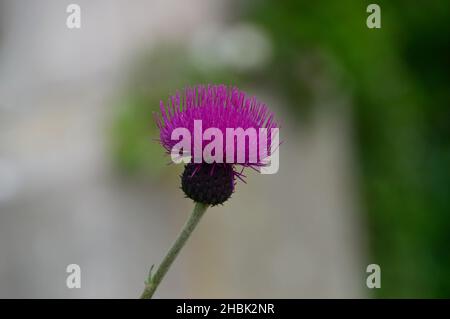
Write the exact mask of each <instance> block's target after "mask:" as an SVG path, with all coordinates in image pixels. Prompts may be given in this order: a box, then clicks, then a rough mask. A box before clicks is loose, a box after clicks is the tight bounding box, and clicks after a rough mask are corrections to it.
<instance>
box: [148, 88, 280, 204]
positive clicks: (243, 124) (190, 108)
mask: <svg viewBox="0 0 450 319" xmlns="http://www.w3.org/2000/svg"><path fill="white" fill-rule="evenodd" d="M160 111H161V113H160V114H158V115H157V116H156V122H157V126H158V128H159V130H160V137H159V141H160V143H161V145H162V146H163V147H164V149H165V150H166V151H167V153H168V154H173V150H174V147H176V145H177V143H178V142H179V141H178V140H177V139H174V138H173V133H174V130H176V129H178V128H185V129H187V131H188V132H189V133H190V135H191V136H195V135H196V134H197V135H198V134H200V135H202V134H203V133H202V132H206V131H208V129H210V128H211V129H218V130H219V131H220V132H223V135H222V136H221V137H220V138H225V136H227V137H228V135H227V133H226V132H227V129H232V130H234V131H239V130H240V131H239V132H240V133H241V134H242V132H244V131H245V132H249V130H248V129H250V130H253V132H255V133H256V139H252V138H250V137H249V136H247V137H248V138H246V136H244V137H243V138H244V140H243V141H244V142H245V143H240V142H239V137H238V134H237V135H235V136H232V139H231V141H230V139H226V140H225V142H223V143H220V144H217V145H220V146H219V147H221V149H219V150H217V149H216V150H215V152H214V153H215V155H216V156H215V159H216V160H214V161H212V162H211V159H210V158H207V157H205V155H204V151H206V150H205V148H206V147H208V141H204V140H202V141H200V143H198V142H196V141H195V139H192V140H191V141H190V145H189V146H190V150H193V153H194V154H199V156H192V157H191V159H190V161H189V163H188V164H187V165H186V167H185V171H184V173H183V175H182V189H183V191H184V192H185V194H186V196H187V197H189V198H191V199H193V200H194V201H196V202H201V203H207V204H211V205H217V204H222V203H223V202H225V201H226V200H227V199H228V198H229V197H230V196H231V193H232V192H233V191H234V186H235V184H236V183H235V179H236V177H237V178H239V179H241V180H243V178H245V175H243V174H242V172H243V169H244V168H245V167H250V168H253V169H256V170H258V169H259V168H261V167H263V166H265V165H266V164H267V162H266V161H265V160H266V159H267V157H268V156H270V150H271V147H273V145H272V138H273V137H272V136H271V134H270V132H271V129H273V128H277V125H276V122H275V121H274V116H273V113H272V112H270V110H269V109H268V108H267V106H266V105H265V104H263V103H261V102H259V101H258V100H257V99H256V98H255V97H253V96H252V97H250V96H248V95H247V94H246V93H245V92H243V91H240V90H239V89H238V88H236V87H227V86H225V85H208V86H204V85H199V86H196V87H188V88H185V89H184V91H183V92H182V93H180V92H178V91H177V92H176V94H175V95H173V96H171V97H170V98H169V100H168V102H167V104H164V102H163V101H161V102H160ZM199 121H201V128H200V130H201V131H202V132H198V130H199V128H198V126H196V124H197V123H198V122H199ZM261 129H266V132H267V133H266V134H267V135H265V136H264V137H265V138H266V141H264V142H265V143H263V144H261V142H262V138H261V135H260V134H258V133H259V132H260V131H261ZM212 137H213V136H210V138H211V140H212ZM214 138H215V139H218V138H219V137H218V136H216V135H214ZM241 142H242V140H241ZM217 145H216V146H217ZM262 148H264V150H263V149H262ZM218 151H220V152H219V153H217V152H218ZM217 154H219V158H218V160H217ZM239 154H240V155H239ZM238 167H241V169H240V170H239V169H238Z"/></svg>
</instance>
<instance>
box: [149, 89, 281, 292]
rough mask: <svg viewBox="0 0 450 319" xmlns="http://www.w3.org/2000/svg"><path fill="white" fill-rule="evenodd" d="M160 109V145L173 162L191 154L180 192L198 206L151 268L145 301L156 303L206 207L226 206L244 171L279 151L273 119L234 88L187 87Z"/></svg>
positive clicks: (265, 163)
mask: <svg viewBox="0 0 450 319" xmlns="http://www.w3.org/2000/svg"><path fill="white" fill-rule="evenodd" d="M160 109H161V113H160V114H158V115H156V123H157V126H158V128H159V130H160V137H159V141H160V143H161V145H162V146H163V147H164V149H165V150H166V152H167V154H170V155H171V156H172V159H174V157H173V156H175V158H177V157H182V156H183V155H185V154H186V153H188V155H189V157H187V164H186V166H185V169H184V172H183V174H182V175H181V188H182V190H183V191H184V193H185V194H186V197H189V198H191V199H192V200H194V202H195V207H194V210H193V212H192V214H191V216H190V217H189V219H188V220H187V222H186V224H185V225H184V227H183V229H182V231H181V233H180V234H179V235H178V237H177V239H176V240H175V242H174V243H173V245H172V247H171V248H170V249H169V251H168V253H167V254H166V256H165V257H164V259H163V261H162V262H161V264H160V265H159V267H158V269H157V270H156V272H155V273H154V274H152V269H153V266H152V267H151V269H150V274H149V276H148V279H147V281H146V285H145V289H144V292H143V293H142V296H141V298H143V299H147V298H152V296H153V294H154V293H155V291H156V289H157V287H158V285H159V284H160V282H161V281H162V279H163V278H164V276H165V274H166V273H167V271H168V270H169V268H170V266H171V264H172V263H173V261H174V260H175V258H176V257H177V255H178V253H179V252H180V250H181V249H182V248H183V246H184V244H185V243H186V241H187V239H188V238H189V236H190V235H191V233H192V231H193V230H194V229H195V227H196V226H197V224H198V222H199V221H200V219H201V217H202V216H203V214H204V213H205V212H206V210H207V208H208V207H209V206H210V205H212V206H214V205H218V204H223V203H224V202H225V201H227V200H228V199H229V198H230V196H231V194H232V193H233V192H234V188H235V185H236V178H239V179H241V180H244V178H245V175H243V170H244V168H246V167H250V168H253V169H255V170H262V169H263V168H264V167H265V166H266V165H267V164H268V161H267V160H269V161H270V157H271V155H272V151H273V148H274V147H276V148H277V147H278V145H272V144H277V143H278V137H276V138H275V135H274V134H277V132H278V131H277V130H278V128H277V126H276V122H275V121H274V116H273V114H272V113H271V112H270V111H269V109H268V108H267V107H266V106H265V105H264V104H262V103H260V102H259V101H258V100H257V99H256V98H255V97H249V96H247V95H246V94H245V93H244V92H242V91H240V90H239V89H237V88H236V87H227V86H225V85H208V86H202V85H199V86H197V87H194V88H186V89H185V90H184V92H183V93H182V94H180V93H179V92H177V93H176V94H175V95H174V96H171V97H170V98H169V101H168V103H167V105H165V104H164V103H163V102H161V103H160ZM274 130H275V133H274V134H273V132H274ZM203 132H204V133H203ZM174 133H175V134H174ZM180 133H182V134H180ZM180 136H181V137H180ZM186 136H187V137H186ZM192 136H194V138H193V139H192V138H191V137H192ZM205 136H207V138H206V141H205V140H204V137H205ZM224 136H225V139H223V138H224ZM174 137H175V138H174ZM213 137H214V138H213ZM180 139H181V141H180ZM272 140H273V142H272ZM180 145H182V147H179V146H180ZM191 151H192V152H191ZM185 159H186V158H185Z"/></svg>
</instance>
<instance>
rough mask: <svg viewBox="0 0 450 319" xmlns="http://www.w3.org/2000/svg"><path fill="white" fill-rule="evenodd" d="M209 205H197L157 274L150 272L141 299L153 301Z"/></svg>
mask: <svg viewBox="0 0 450 319" xmlns="http://www.w3.org/2000/svg"><path fill="white" fill-rule="evenodd" d="M208 206H209V205H208V204H202V203H195V207H194V210H193V211H192V214H191V216H190V217H189V219H188V220H187V221H186V224H184V226H183V229H182V230H181V233H180V234H179V235H178V237H177V239H176V240H175V242H174V243H173V244H172V247H170V249H169V251H168V252H167V254H166V256H165V257H164V259H163V261H162V262H161V264H160V265H159V267H158V269H157V270H156V272H155V274H154V275H152V273H151V272H152V271H151V270H150V274H149V275H148V279H147V282H146V284H145V289H144V292H143V293H142V295H141V299H151V298H152V296H153V294H154V293H155V291H156V289H157V288H158V285H159V284H160V283H161V281H162V279H163V278H164V275H165V274H166V273H167V271H168V270H169V268H170V266H171V265H172V263H173V261H174V260H175V258H176V257H177V256H178V253H179V252H180V250H181V248H183V246H184V244H186V241H187V240H188V238H189V236H190V235H191V234H192V232H193V230H194V229H195V227H196V226H197V224H198V222H199V221H200V219H201V218H202V216H203V214H204V213H205V212H206V210H207V209H208Z"/></svg>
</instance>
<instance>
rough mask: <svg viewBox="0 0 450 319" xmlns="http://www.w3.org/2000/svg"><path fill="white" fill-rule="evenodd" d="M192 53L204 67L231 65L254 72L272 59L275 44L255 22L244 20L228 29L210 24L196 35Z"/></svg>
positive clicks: (231, 66) (198, 63)
mask: <svg viewBox="0 0 450 319" xmlns="http://www.w3.org/2000/svg"><path fill="white" fill-rule="evenodd" d="M190 56H191V59H192V61H193V63H194V64H195V65H196V66H197V67H198V68H199V69H201V70H210V69H219V68H227V67H230V68H232V69H235V70H238V71H251V70H257V69H260V68H261V67H263V66H264V65H265V64H267V63H268V62H269V61H270V58H271V56H272V43H271V41H270V39H269V37H268V36H267V34H266V33H265V32H264V30H263V29H261V28H259V27H257V26H256V25H252V24H248V23H242V24H238V25H235V26H233V27H230V28H227V29H225V30H221V29H220V28H219V27H218V26H211V27H209V28H206V29H204V30H202V31H200V32H198V33H197V34H196V35H195V36H194V37H193V40H192V42H191V43H190Z"/></svg>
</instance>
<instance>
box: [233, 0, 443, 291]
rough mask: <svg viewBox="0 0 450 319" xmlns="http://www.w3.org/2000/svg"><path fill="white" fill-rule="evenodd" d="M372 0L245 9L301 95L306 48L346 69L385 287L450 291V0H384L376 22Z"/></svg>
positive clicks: (282, 79)
mask: <svg viewBox="0 0 450 319" xmlns="http://www.w3.org/2000/svg"><path fill="white" fill-rule="evenodd" d="M369 3H372V2H368V1H320V2H310V1H297V0H291V1H278V2H277V1H253V2H252V5H250V6H247V11H246V13H245V14H244V16H243V17H241V18H244V19H249V20H251V21H254V22H255V23H257V24H259V25H261V26H262V27H264V28H265V30H267V32H268V33H269V34H270V36H271V38H272V40H273V41H274V47H275V49H276V54H275V59H274V61H273V63H272V66H271V69H270V70H268V72H270V74H272V75H274V77H276V78H275V79H274V81H275V82H277V83H278V84H280V86H282V87H283V88H282V90H283V91H284V93H285V95H286V96H288V97H290V99H291V100H292V102H294V101H296V100H297V101H298V98H301V97H300V96H299V94H301V92H302V91H301V89H299V86H300V85H299V81H298V80H297V78H296V76H297V75H296V69H295V67H293V66H295V65H296V64H298V63H299V59H301V54H299V52H302V51H305V48H306V49H307V48H311V47H312V48H319V50H322V51H325V52H326V53H327V54H328V55H331V56H332V57H333V58H334V60H335V61H337V62H338V63H339V64H340V66H341V67H342V68H343V69H344V70H345V72H346V80H347V81H348V82H347V83H341V85H343V86H349V87H351V88H352V91H353V95H354V113H355V115H356V117H355V125H356V127H357V136H356V138H357V143H358V151H359V154H358V156H359V158H360V163H361V170H362V172H361V173H362V178H363V181H362V185H363V187H364V189H363V190H362V192H363V195H364V200H365V203H366V209H367V211H368V214H369V224H370V225H369V226H370V239H371V248H372V258H371V262H374V263H378V264H380V265H381V268H382V289H379V290H376V291H375V293H376V294H377V296H380V297H449V296H450V249H449V246H450V231H449V230H450V214H449V213H450V201H449V195H450V108H449V106H450V103H449V102H450V91H449V84H450V74H449V70H450V3H449V2H448V1H426V2H425V1H423V2H420V3H419V2H410V1H377V2H376V3H377V4H379V5H380V7H381V19H382V28H381V29H368V28H367V27H366V25H365V23H366V18H367V16H368V13H366V7H367V5H368V4H369ZM292 105H295V106H299V105H301V104H300V103H292ZM296 113H300V114H301V109H300V108H299V109H298V110H297V112H296Z"/></svg>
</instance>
